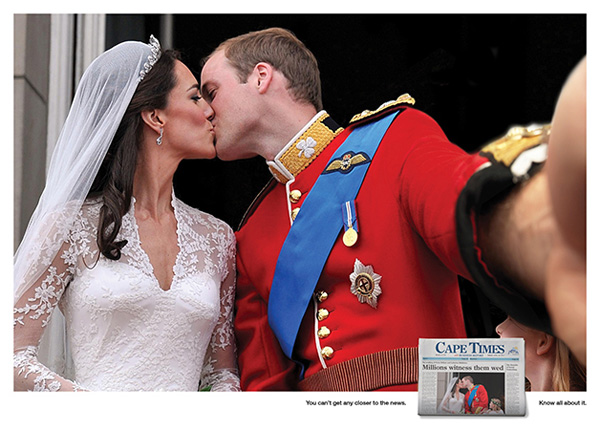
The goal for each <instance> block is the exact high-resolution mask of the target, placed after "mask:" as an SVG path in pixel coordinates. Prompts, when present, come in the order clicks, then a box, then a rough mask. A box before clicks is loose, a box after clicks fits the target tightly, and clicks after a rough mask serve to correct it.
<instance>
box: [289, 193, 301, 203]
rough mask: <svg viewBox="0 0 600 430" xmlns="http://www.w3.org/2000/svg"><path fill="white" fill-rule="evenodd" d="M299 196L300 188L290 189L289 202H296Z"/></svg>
mask: <svg viewBox="0 0 600 430" xmlns="http://www.w3.org/2000/svg"><path fill="white" fill-rule="evenodd" d="M300 197H302V193H301V192H300V190H292V191H290V202H292V203H298V202H299V201H300Z"/></svg>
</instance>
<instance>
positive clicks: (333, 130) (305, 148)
mask: <svg viewBox="0 0 600 430" xmlns="http://www.w3.org/2000/svg"><path fill="white" fill-rule="evenodd" d="M342 130H343V128H342V127H340V126H339V125H337V124H336V123H335V121H333V120H332V119H331V117H330V116H329V114H328V113H327V112H325V111H321V112H319V113H318V114H316V115H315V116H314V117H313V118H312V119H311V120H310V121H309V123H308V124H306V126H304V128H303V129H302V130H300V131H299V132H298V134H296V136H294V138H293V139H292V140H290V141H289V143H288V144H287V145H286V146H285V147H284V148H283V149H282V150H281V151H280V152H279V154H277V156H276V157H275V159H274V160H273V161H267V166H269V170H270V171H271V174H272V175H273V176H274V177H275V179H277V180H278V181H279V182H281V183H282V184H285V183H287V182H288V181H290V180H292V179H294V178H295V177H296V175H297V174H298V173H300V172H301V171H302V170H304V169H305V168H306V167H308V166H309V165H310V163H312V162H313V160H314V159H315V158H317V156H318V155H319V154H320V153H321V152H322V151H323V150H324V149H325V148H326V147H327V145H329V143H330V142H331V141H332V140H333V139H334V138H335V137H336V136H337V135H338V134H340V133H341V132H342Z"/></svg>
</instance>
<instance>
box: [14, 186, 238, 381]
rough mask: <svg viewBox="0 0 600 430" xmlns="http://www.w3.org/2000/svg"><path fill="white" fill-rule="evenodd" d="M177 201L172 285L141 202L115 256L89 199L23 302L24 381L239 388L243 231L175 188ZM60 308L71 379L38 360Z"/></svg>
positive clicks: (19, 344) (18, 354) (19, 363)
mask: <svg viewBox="0 0 600 430" xmlns="http://www.w3.org/2000/svg"><path fill="white" fill-rule="evenodd" d="M134 203H135V202H134ZM172 205H173V208H174V211H175V218H176V220H177V239H178V245H179V254H178V255H177V259H176V262H175V266H174V267H173V281H172V283H171V286H170V288H169V289H168V290H163V289H162V288H161V287H160V285H159V283H158V281H157V279H156V278H155V276H154V272H153V268H152V265H151V263H150V259H149V258H148V255H147V254H146V253H145V252H144V249H143V247H142V244H141V242H140V237H139V234H138V229H137V224H136V221H135V214H134V210H135V209H134V208H135V204H132V205H131V209H130V211H129V212H128V213H127V214H126V215H125V216H124V217H123V223H122V227H121V230H120V232H119V237H118V238H117V240H122V239H124V240H127V244H126V245H125V246H124V248H123V250H122V256H121V258H120V260H118V261H112V260H108V259H106V258H105V257H104V256H102V255H100V256H99V251H98V248H97V246H96V234H97V227H96V226H97V222H98V216H99V210H100V203H99V202H97V201H88V202H86V204H85V205H84V206H83V208H82V209H81V211H80V212H79V215H78V216H77V217H76V219H75V223H74V226H72V227H71V228H70V229H69V233H68V234H67V237H68V239H67V240H66V241H65V243H64V244H63V246H62V248H61V249H60V251H59V253H58V255H56V256H55V257H54V258H53V259H52V260H51V261H48V262H46V264H47V265H48V268H47V270H46V272H45V273H44V275H42V277H41V278H39V280H38V282H35V283H33V286H32V287H31V288H29V289H28V291H27V293H26V294H25V295H24V296H23V297H22V298H21V299H20V300H19V301H18V303H17V304H16V306H15V309H14V326H15V327H14V330H15V332H14V333H15V356H14V367H15V385H16V386H17V387H18V388H21V389H30V390H36V391H57V390H59V389H60V390H70V389H81V388H82V389H86V390H102V391H136V390H161V391H175V390H177V391H196V390H198V389H199V388H203V387H208V386H210V387H211V388H212V390H222V391H230V390H239V382H238V378H237V370H236V368H237V366H236V360H235V341H234V337H233V328H232V312H233V301H234V295H235V291H234V290H235V266H234V261H235V236H234V234H233V232H232V230H231V229H230V228H229V227H228V226H227V225H226V224H225V223H224V222H222V221H220V220H218V219H216V218H215V217H213V216H211V215H208V214H206V213H203V212H200V211H198V210H196V209H193V208H191V207H189V206H187V205H186V204H184V203H183V202H181V201H180V200H178V199H176V198H175V197H174V196H173V200H172ZM58 230H60V229H58ZM57 234H59V232H58V231H57ZM57 306H59V307H60V310H61V311H62V313H63V314H64V316H65V321H66V340H67V342H68V344H69V348H70V352H71V358H72V370H71V372H72V380H69V379H67V378H66V377H65V375H64V374H61V375H59V374H57V373H54V372H52V371H50V370H49V369H48V368H47V367H46V366H44V365H42V364H41V363H40V362H39V361H38V359H37V354H36V353H37V347H38V343H39V340H40V337H41V335H42V333H43V331H44V329H45V327H46V326H47V322H48V320H49V318H50V316H51V314H52V311H53V310H54V309H55V308H56V307H57ZM75 381H76V382H75Z"/></svg>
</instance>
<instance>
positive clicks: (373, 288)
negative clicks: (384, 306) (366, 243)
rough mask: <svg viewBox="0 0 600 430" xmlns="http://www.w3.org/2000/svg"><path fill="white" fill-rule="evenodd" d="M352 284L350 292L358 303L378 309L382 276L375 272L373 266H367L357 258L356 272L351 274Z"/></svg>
mask: <svg viewBox="0 0 600 430" xmlns="http://www.w3.org/2000/svg"><path fill="white" fill-rule="evenodd" d="M350 282H351V283H352V284H351V285H350V291H351V292H352V294H354V295H355V296H356V297H357V298H358V301H359V302H360V303H368V304H369V305H370V306H371V307H372V308H374V309H377V297H378V296H379V295H380V294H381V287H380V286H379V283H380V282H381V275H378V274H377V273H375V272H374V271H373V266H365V265H364V264H362V263H361V262H360V260H359V259H358V258H357V259H356V261H355V262H354V272H352V273H351V274H350Z"/></svg>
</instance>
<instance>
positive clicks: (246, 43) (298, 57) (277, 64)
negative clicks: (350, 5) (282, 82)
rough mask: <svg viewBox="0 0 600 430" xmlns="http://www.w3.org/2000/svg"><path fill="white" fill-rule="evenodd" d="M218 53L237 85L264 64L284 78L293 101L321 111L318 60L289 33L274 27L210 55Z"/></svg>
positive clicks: (236, 40) (239, 38)
mask: <svg viewBox="0 0 600 430" xmlns="http://www.w3.org/2000/svg"><path fill="white" fill-rule="evenodd" d="M218 51H223V53H224V54H225V57H227V59H228V60H229V62H230V63H231V65H232V66H233V67H234V68H235V69H236V70H237V74H238V78H239V79H240V82H246V80H247V79H248V75H250V73H251V72H252V70H253V69H254V66H255V65H256V64H258V63H260V62H266V63H269V64H270V65H272V66H273V67H274V68H275V69H276V70H278V71H279V72H281V73H282V74H283V76H285V78H286V79H287V80H288V84H289V86H288V90H289V92H290V94H291V95H292V97H294V99H295V100H296V101H300V102H306V103H309V104H311V105H313V106H314V107H315V109H316V110H317V111H320V110H321V109H323V102H322V99H321V78H320V73H319V66H318V64H317V59H316V58H315V56H314V55H313V53H312V52H310V50H309V49H308V48H307V47H306V46H305V45H304V43H302V42H301V41H300V40H299V39H298V38H297V37H296V36H295V35H294V34H293V33H292V32H291V31H289V30H286V29H283V28H278V27H274V28H268V29H266V30H260V31H253V32H250V33H246V34H242V35H240V36H237V37H233V38H231V39H228V40H226V41H224V42H223V43H221V44H220V45H219V46H218V47H217V49H215V51H214V52H213V54H214V53H216V52H218ZM213 54H211V56H212V55H213ZM208 58H210V56H209V57H208ZM208 58H206V59H205V62H206V61H207V60H208Z"/></svg>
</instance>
